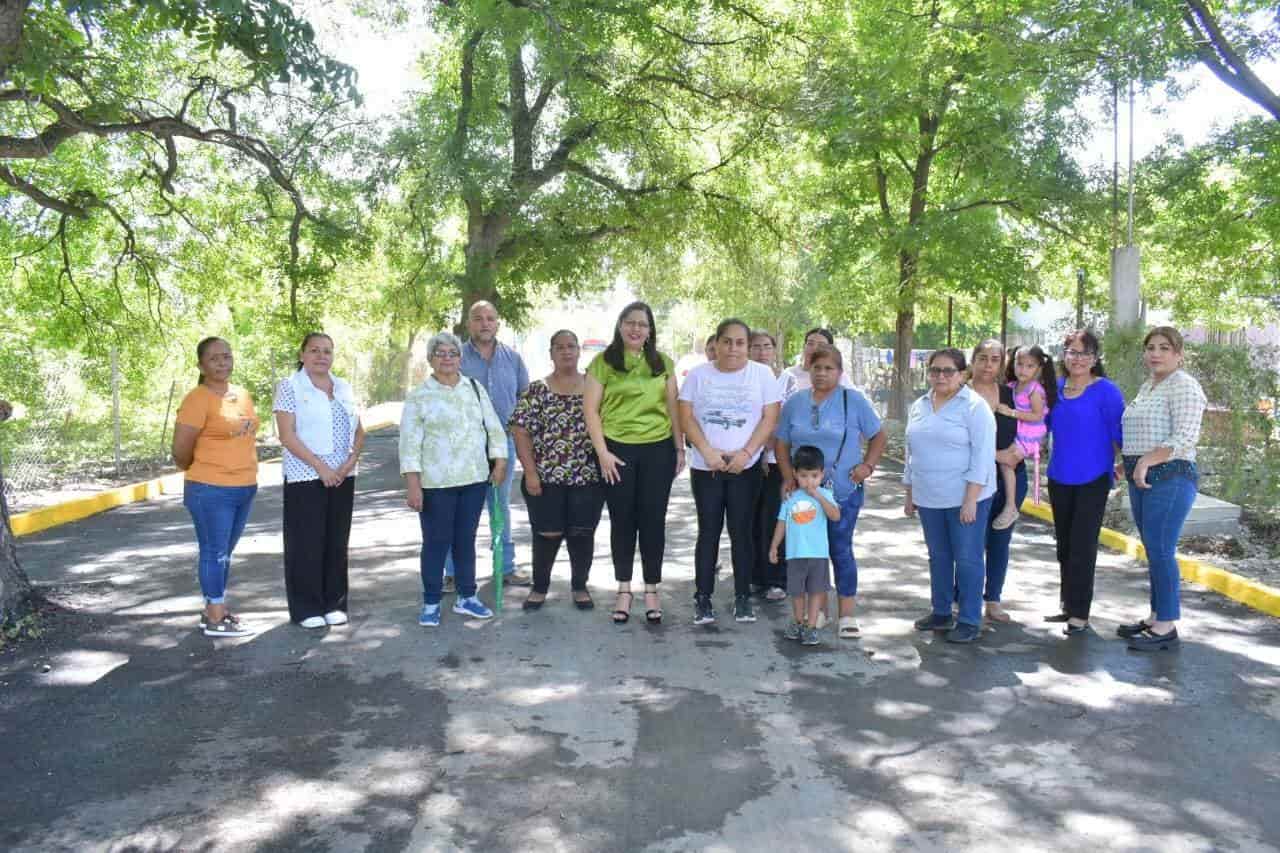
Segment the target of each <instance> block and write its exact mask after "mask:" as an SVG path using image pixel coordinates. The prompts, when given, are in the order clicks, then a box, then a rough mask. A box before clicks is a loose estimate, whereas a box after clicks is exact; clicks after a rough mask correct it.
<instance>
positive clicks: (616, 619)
mask: <svg viewBox="0 0 1280 853" xmlns="http://www.w3.org/2000/svg"><path fill="white" fill-rule="evenodd" d="M624 595H625V596H626V597H627V609H626V610H622V609H621V608H617V607H615V609H614V611H613V623H614V624H615V625H625V624H627V622H628V621H630V619H631V602H633V601H635V598H636V597H635V596H634V595H632V594H631V593H630V592H619V593H618V598H622V596H624Z"/></svg>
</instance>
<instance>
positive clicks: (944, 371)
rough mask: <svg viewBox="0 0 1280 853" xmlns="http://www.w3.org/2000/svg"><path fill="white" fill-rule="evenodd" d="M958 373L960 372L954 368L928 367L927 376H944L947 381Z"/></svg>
mask: <svg viewBox="0 0 1280 853" xmlns="http://www.w3.org/2000/svg"><path fill="white" fill-rule="evenodd" d="M959 372H960V371H959V370H957V369H956V368H954V367H930V368H929V375H930V376H933V377H935V378H936V377H938V376H945V377H947V378H948V379H950V378H951V377H952V376H955V375H956V374H957V373H959Z"/></svg>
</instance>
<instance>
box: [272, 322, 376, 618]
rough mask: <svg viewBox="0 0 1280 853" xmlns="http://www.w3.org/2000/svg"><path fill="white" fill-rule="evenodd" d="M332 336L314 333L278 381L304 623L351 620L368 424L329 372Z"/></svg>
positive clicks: (297, 596)
mask: <svg viewBox="0 0 1280 853" xmlns="http://www.w3.org/2000/svg"><path fill="white" fill-rule="evenodd" d="M332 366H333V338H331V337H329V336H328V335H326V334H324V333H323V332H312V333H311V334H309V335H307V336H306V337H305V338H303V339H302V346H301V347H299V348H298V370H297V372H296V373H294V374H293V375H292V376H290V377H288V378H287V379H284V380H282V381H281V382H280V384H279V385H277V386H276V396H275V402H274V403H273V405H272V407H271V408H272V409H274V410H275V413H276V429H277V431H278V432H279V433H280V443H281V444H283V445H284V588H285V596H286V597H287V598H288V601H289V618H290V619H292V620H293V621H294V622H297V623H298V624H299V625H301V626H302V627H304V628H323V627H324V626H325V625H345V624H346V622H347V540H348V538H349V537H350V534H351V508H352V503H353V501H354V499H355V493H356V478H355V471H356V461H357V460H358V459H359V458H360V449H361V447H363V446H364V427H363V426H362V425H361V423H360V415H359V413H358V412H357V411H356V402H355V396H354V395H353V394H352V391H351V385H350V384H349V383H348V382H346V381H345V380H342V379H339V378H338V377H336V376H334V375H333V374H332V373H330V372H329V369H330V368H331V367H332Z"/></svg>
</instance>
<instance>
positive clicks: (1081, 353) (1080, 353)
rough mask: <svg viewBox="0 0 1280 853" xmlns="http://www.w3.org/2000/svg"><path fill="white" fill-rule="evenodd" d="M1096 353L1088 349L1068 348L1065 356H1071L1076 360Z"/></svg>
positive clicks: (1093, 355) (1090, 356) (1091, 356)
mask: <svg viewBox="0 0 1280 853" xmlns="http://www.w3.org/2000/svg"><path fill="white" fill-rule="evenodd" d="M1097 355H1098V354H1097V353H1096V352H1092V351H1090V350H1079V349H1069V350H1067V352H1066V356H1067V358H1073V359H1076V360H1081V359H1086V358H1094V357H1096V356H1097Z"/></svg>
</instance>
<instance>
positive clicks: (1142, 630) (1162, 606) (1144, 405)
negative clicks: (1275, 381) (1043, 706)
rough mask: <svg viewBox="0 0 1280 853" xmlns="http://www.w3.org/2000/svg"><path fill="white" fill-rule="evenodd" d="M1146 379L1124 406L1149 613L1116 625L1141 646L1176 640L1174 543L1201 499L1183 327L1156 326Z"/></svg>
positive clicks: (1199, 409)
mask: <svg viewBox="0 0 1280 853" xmlns="http://www.w3.org/2000/svg"><path fill="white" fill-rule="evenodd" d="M1142 347H1143V355H1142V357H1143V361H1144V362H1145V363H1146V366H1147V371H1148V377H1149V378H1148V379H1147V381H1146V382H1144V383H1143V384H1142V387H1141V388H1139V389H1138V396H1137V397H1134V398H1133V402H1132V403H1130V404H1129V405H1128V406H1127V407H1126V408H1125V410H1124V421H1123V424H1124V444H1123V446H1122V448H1121V451H1120V452H1121V455H1123V457H1124V472H1125V478H1126V479H1127V480H1128V481H1129V509H1130V511H1131V512H1132V513H1133V523H1134V524H1135V525H1136V526H1137V528H1138V532H1139V534H1140V535H1141V536H1142V544H1143V546H1144V547H1145V548H1146V549H1147V563H1148V566H1149V569H1150V572H1151V613H1150V614H1149V615H1148V616H1147V618H1146V619H1140V620H1139V621H1137V622H1135V623H1133V624H1131V625H1121V626H1120V627H1119V628H1118V629H1117V631H1116V633H1118V634H1119V635H1120V636H1121V637H1124V638H1125V639H1127V640H1128V641H1129V648H1131V649H1137V650H1139V651H1151V650H1157V649H1168V648H1173V647H1174V646H1177V645H1178V643H1179V640H1178V628H1177V622H1178V617H1179V616H1180V615H1181V614H1180V612H1179V604H1180V602H1179V589H1178V581H1179V575H1178V558H1177V556H1176V555H1175V551H1176V549H1177V547H1178V537H1179V536H1181V535H1182V524H1183V522H1185V521H1186V520H1187V515H1188V513H1190V512H1191V505H1192V504H1194V503H1195V502H1196V487H1197V484H1198V483H1199V473H1198V472H1197V471H1196V442H1197V441H1199V439H1200V420H1201V418H1202V417H1203V415H1204V408H1205V396H1204V391H1203V390H1201V388H1200V383H1199V382H1197V381H1196V380H1195V378H1194V377H1192V376H1191V375H1190V374H1189V373H1187V372H1186V371H1185V370H1183V369H1182V335H1181V334H1179V332H1178V330H1177V329H1174V328H1171V327H1169V326H1157V327H1156V328H1154V329H1152V330H1151V331H1150V332H1148V333H1147V337H1146V338H1145V339H1144V340H1143V342H1142Z"/></svg>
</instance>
